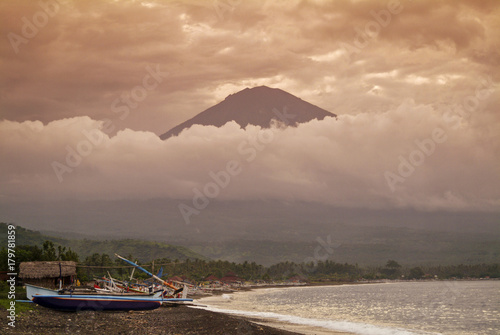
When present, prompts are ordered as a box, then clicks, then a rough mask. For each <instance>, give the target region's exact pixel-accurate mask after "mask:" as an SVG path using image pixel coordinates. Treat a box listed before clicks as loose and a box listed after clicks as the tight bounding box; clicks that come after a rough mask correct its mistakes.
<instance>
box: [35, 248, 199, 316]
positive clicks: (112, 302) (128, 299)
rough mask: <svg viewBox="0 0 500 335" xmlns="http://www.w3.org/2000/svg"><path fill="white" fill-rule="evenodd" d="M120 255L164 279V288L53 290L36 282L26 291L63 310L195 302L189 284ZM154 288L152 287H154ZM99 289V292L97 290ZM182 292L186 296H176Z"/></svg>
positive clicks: (127, 308)
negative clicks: (174, 282) (148, 290)
mask: <svg viewBox="0 0 500 335" xmlns="http://www.w3.org/2000/svg"><path fill="white" fill-rule="evenodd" d="M116 256H117V257H118V258H120V259H122V260H124V261H126V262H127V263H129V264H132V265H133V266H135V267H136V268H137V269H139V270H141V271H143V272H145V273H147V274H149V275H150V276H151V277H153V278H154V279H156V280H158V281H160V283H161V284H162V288H161V289H160V290H156V291H155V292H152V293H150V294H148V293H145V292H123V291H122V292H113V291H106V292H103V291H104V290H101V291H99V292H97V291H96V290H95V289H94V290H92V289H70V290H59V291H57V290H51V289H47V288H43V287H39V286H35V285H30V284H26V295H27V296H28V299H29V300H31V301H33V302H34V303H36V304H38V305H40V306H43V307H47V308H51V309H56V310H61V311H72V312H76V311H83V310H93V311H130V310H133V311H142V310H153V309H156V308H158V307H160V306H161V305H162V304H167V303H184V302H191V301H193V299H189V298H187V287H186V286H184V287H182V288H177V287H175V286H174V285H171V284H169V283H168V282H166V281H164V280H162V279H161V278H159V277H158V276H155V275H153V274H152V273H150V272H149V271H147V270H145V269H144V268H142V267H140V266H139V265H137V264H135V263H133V262H131V261H129V260H127V259H125V258H123V257H121V256H119V255H116ZM110 279H111V280H112V278H110ZM151 291H152V290H151ZM96 292H97V293H96ZM180 292H182V297H179V298H175V295H179V293H180Z"/></svg>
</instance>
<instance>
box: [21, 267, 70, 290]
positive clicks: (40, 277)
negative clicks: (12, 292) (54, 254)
mask: <svg viewBox="0 0 500 335" xmlns="http://www.w3.org/2000/svg"><path fill="white" fill-rule="evenodd" d="M59 264H60V266H59ZM74 276H76V263H75V262H73V261H55V262H22V263H21V264H19V278H22V279H23V281H24V282H25V283H28V284H34V285H42V286H46V287H57V286H58V282H57V280H58V279H59V278H62V281H63V285H69V284H71V283H72V281H73V279H74V278H73V277H74Z"/></svg>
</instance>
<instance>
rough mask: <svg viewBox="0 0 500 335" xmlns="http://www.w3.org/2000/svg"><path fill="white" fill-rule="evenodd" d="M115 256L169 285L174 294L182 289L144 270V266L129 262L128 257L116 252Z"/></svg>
mask: <svg viewBox="0 0 500 335" xmlns="http://www.w3.org/2000/svg"><path fill="white" fill-rule="evenodd" d="M115 256H116V257H118V258H119V259H121V260H122V261H125V262H127V263H129V264H130V265H133V266H135V267H136V268H138V269H139V270H141V271H142V272H144V273H146V274H148V275H150V276H151V277H153V278H154V279H156V280H158V281H160V283H162V284H163V285H165V286H168V287H170V288H171V289H172V290H174V294H177V293H179V292H180V291H182V289H183V288H180V289H178V288H177V287H175V286H174V285H171V284H169V283H167V282H166V281H164V280H163V279H161V278H160V277H158V276H155V275H154V274H152V273H151V272H149V271H148V270H146V269H145V268H143V267H142V266H139V265H137V264H135V263H134V262H131V261H129V260H128V259H126V258H123V257H122V256H120V255H118V254H115Z"/></svg>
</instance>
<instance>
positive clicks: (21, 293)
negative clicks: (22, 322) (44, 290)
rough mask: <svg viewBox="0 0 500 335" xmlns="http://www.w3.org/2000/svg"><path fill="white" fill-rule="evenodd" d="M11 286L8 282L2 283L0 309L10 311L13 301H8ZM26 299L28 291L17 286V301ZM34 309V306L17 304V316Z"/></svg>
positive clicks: (0, 286) (0, 282)
mask: <svg viewBox="0 0 500 335" xmlns="http://www.w3.org/2000/svg"><path fill="white" fill-rule="evenodd" d="M9 288H10V287H9V285H8V283H7V282H6V281H0V307H1V308H4V309H8V308H9V307H10V302H11V301H12V300H10V299H8V293H9ZM24 299H26V289H24V288H22V287H20V286H16V300H24ZM32 309H33V304H30V303H22V302H16V314H19V313H23V312H26V311H29V310H32Z"/></svg>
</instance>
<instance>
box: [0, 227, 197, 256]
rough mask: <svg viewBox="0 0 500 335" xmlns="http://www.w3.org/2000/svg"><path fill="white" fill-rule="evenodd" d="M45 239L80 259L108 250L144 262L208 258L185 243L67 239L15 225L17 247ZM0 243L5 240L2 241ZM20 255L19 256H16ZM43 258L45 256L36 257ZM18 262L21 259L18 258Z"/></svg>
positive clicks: (0, 230) (4, 233)
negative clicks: (164, 258)
mask: <svg viewBox="0 0 500 335" xmlns="http://www.w3.org/2000/svg"><path fill="white" fill-rule="evenodd" d="M0 236H7V224H5V223H0ZM45 241H49V242H52V243H53V244H54V245H55V246H56V247H57V248H59V247H62V248H67V249H68V250H69V249H71V250H72V251H73V252H75V253H76V254H78V255H79V256H80V259H84V258H85V257H88V256H91V255H93V254H95V253H105V254H110V255H113V254H114V253H117V254H120V255H129V254H132V255H134V257H136V258H137V259H138V260H139V261H141V262H146V261H149V260H151V259H154V258H160V257H168V258H171V259H180V260H184V259H188V258H189V259H195V258H199V259H207V258H206V257H204V256H202V255H200V254H198V253H196V252H194V251H192V250H190V249H188V248H186V247H182V246H174V245H170V244H166V243H160V242H152V241H142V240H135V239H121V240H89V239H81V240H74V239H65V238H59V237H53V236H46V235H42V234H41V233H40V232H37V231H32V230H29V229H25V228H23V227H21V226H16V245H18V246H21V245H22V246H41V245H43V243H45ZM1 243H6V240H5V241H2V242H1ZM16 258H17V256H16ZM36 260H42V259H36ZM18 261H19V259H18Z"/></svg>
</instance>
